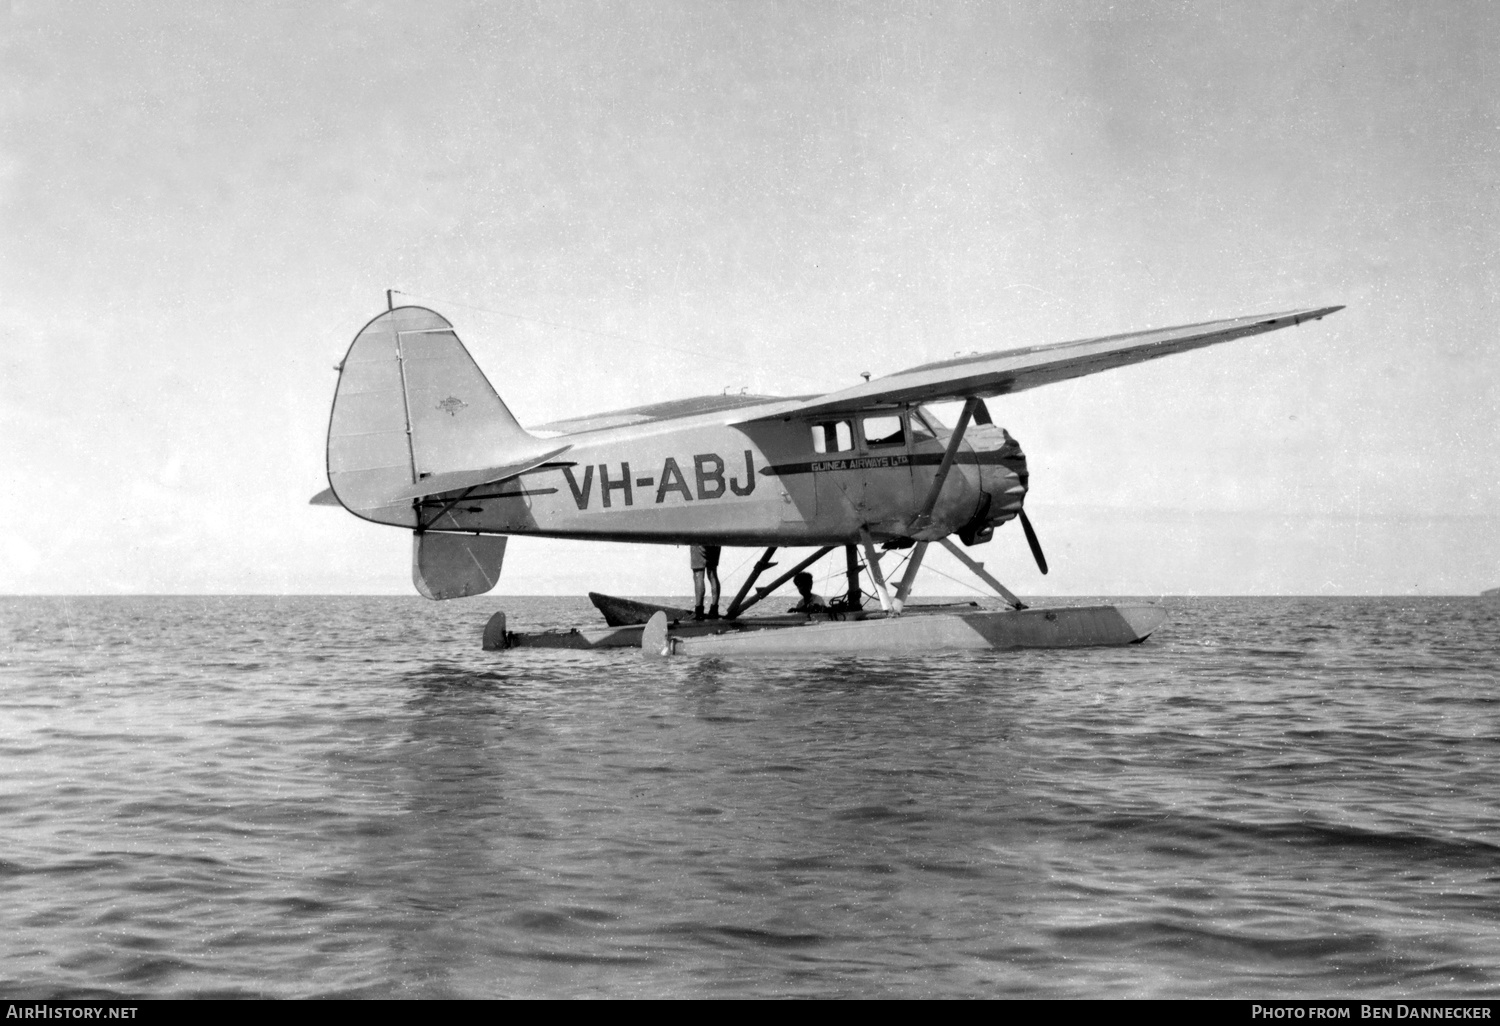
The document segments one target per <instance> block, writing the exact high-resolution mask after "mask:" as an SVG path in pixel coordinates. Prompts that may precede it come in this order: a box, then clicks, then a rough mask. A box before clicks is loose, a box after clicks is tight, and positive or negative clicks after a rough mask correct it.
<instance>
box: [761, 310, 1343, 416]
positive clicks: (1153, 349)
mask: <svg viewBox="0 0 1500 1026" xmlns="http://www.w3.org/2000/svg"><path fill="white" fill-rule="evenodd" d="M1342 309H1343V307H1342V306H1325V307H1319V308H1317V309H1310V310H1293V311H1290V312H1288V313H1277V314H1261V315H1259V316H1255V317H1236V318H1232V319H1230V320H1224V321H1208V322H1205V323H1203V324H1185V325H1182V326H1180V327H1176V328H1158V329H1156V330H1153V331H1136V332H1131V333H1129V334H1126V335H1109V336H1106V337H1104V338H1088V339H1080V340H1078V341H1076V342H1057V343H1053V344H1051V345H1044V346H1029V347H1027V348H1025V349H1011V350H1008V351H1006V352H1000V353H983V354H980V355H978V356H964V357H958V358H956V359H952V360H942V361H939V362H937V363H927V364H923V365H921V366H919V367H911V368H908V369H907V370H904V371H898V372H896V373H895V374H889V375H887V376H885V377H883V378H876V379H875V380H874V381H870V382H866V383H864V384H860V385H856V386H855V387H853V388H846V389H844V390H843V391H841V392H831V393H829V394H828V395H823V396H818V397H817V398H815V399H808V400H802V401H798V400H790V401H788V402H787V403H785V404H783V405H780V406H777V407H775V408H773V409H771V410H764V409H762V410H757V411H756V415H755V416H753V417H747V418H745V420H744V421H742V422H741V423H749V422H752V421H759V420H779V419H781V418H783V417H789V416H794V415H795V416H802V415H805V414H823V413H848V412H853V411H855V410H861V409H867V408H869V407H870V406H874V405H881V404H886V403H890V404H899V403H933V402H944V401H947V400H956V399H967V398H969V397H971V396H977V397H979V398H983V399H988V398H991V397H993V396H998V395H1008V394H1009V393H1011V392H1020V391H1024V390H1025V389H1028V388H1037V387H1039V386H1041V385H1050V384H1052V383H1054V382H1057V381H1067V380H1069V379H1071V378H1081V377H1083V376H1084V375H1087V374H1097V373H1099V372H1100V371H1105V370H1110V369H1112V368H1115V367H1124V366H1127V365H1129V364H1132V363H1142V362H1144V361H1146V360H1155V359H1157V358H1159V357H1162V356H1170V355H1172V354H1173V353H1185V352H1188V351H1189V350H1192V349H1201V348H1203V347H1204V346H1212V345H1217V344H1218V343H1220V342H1229V341H1232V340H1233V339H1237V338H1245V337H1246V336H1249V335H1259V334H1262V333H1264V332H1267V331H1275V330H1277V329H1278V328H1288V327H1291V326H1293V325H1296V324H1301V323H1302V322H1304V321H1316V320H1319V319H1321V318H1323V317H1326V316H1328V315H1329V314H1331V313H1336V312H1337V311H1339V310H1342Z"/></svg>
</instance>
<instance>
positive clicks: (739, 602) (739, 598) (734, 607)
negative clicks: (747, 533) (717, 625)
mask: <svg viewBox="0 0 1500 1026" xmlns="http://www.w3.org/2000/svg"><path fill="white" fill-rule="evenodd" d="M775 554H776V546H774V545H772V546H771V547H770V548H769V549H767V550H766V551H765V553H764V554H762V556H761V557H760V562H758V563H756V564H755V568H754V569H753V570H751V571H750V576H749V577H747V578H745V583H744V584H742V585H740V590H739V594H737V595H735V597H734V601H733V602H731V603H729V611H728V612H727V613H725V614H724V619H726V620H733V619H734V618H735V617H736V616H739V615H740V610H741V609H743V608H744V605H743V603H744V601H745V596H746V595H748V594H750V587H751V585H753V584H754V583H755V579H756V578H757V577H759V576H760V575H761V574H763V573H765V572H766V571H767V570H769V569H771V567H773V566H775V565H776V564H775V563H773V562H771V557H772V556H774V555H775Z"/></svg>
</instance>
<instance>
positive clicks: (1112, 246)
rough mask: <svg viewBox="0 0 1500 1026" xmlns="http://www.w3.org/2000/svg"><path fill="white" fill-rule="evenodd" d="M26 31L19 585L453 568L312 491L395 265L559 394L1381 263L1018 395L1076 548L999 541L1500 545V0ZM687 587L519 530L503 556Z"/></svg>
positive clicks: (1088, 318)
mask: <svg viewBox="0 0 1500 1026" xmlns="http://www.w3.org/2000/svg"><path fill="white" fill-rule="evenodd" d="M1122 11H1123V12H1125V13H1121V12H1122ZM0 46H3V52H0V85H3V91H0V104H3V107H0V110H3V122H0V123H3V130H0V240H3V241H0V299H3V303H0V331H3V339H0V425H3V431H4V440H3V442H0V474H3V478H4V480H5V482H6V483H7V488H6V493H5V497H6V500H7V501H5V502H4V503H3V504H0V592H63V593H91V592H102V593H122V592H123V593H129V592H240V591H253V592H283V591H289V592H392V593H410V590H411V586H410V569H409V564H410V553H409V548H410V541H409V536H408V535H407V534H405V533H403V532H401V531H398V530H394V529H390V528H380V527H376V526H374V525H371V524H366V523H363V522H361V521H358V520H356V519H354V518H353V517H351V516H349V515H348V514H345V513H343V512H342V511H339V510H337V509H328V508H322V507H310V506H308V505H307V500H308V498H309V497H310V496H311V495H312V494H313V493H314V492H317V491H318V490H320V489H321V488H323V487H324V486H325V484H326V481H325V478H324V471H323V444H324V435H325V431H326V423H327V415H328V407H329V403H330V400H331V398H332V394H333V387H334V383H335V377H336V376H335V373H334V370H333V364H334V363H335V362H336V361H337V360H338V359H339V358H340V357H341V356H342V354H343V351H344V350H345V348H346V347H347V346H348V344H349V341H350V340H351V339H352V337H353V335H354V333H355V332H356V331H357V330H358V329H359V327H360V326H361V325H362V324H363V323H364V322H365V321H366V320H368V319H369V318H370V317H372V316H373V315H375V314H376V313H378V312H379V311H380V310H381V309H382V308H383V306H384V294H383V290H384V289H386V288H398V289H401V290H403V291H404V292H406V293H408V294H409V297H410V299H409V300H408V301H414V302H421V303H423V304H424V305H428V306H432V307H433V308H434V309H436V310H438V311H439V312H442V313H444V314H445V315H446V316H448V317H449V319H451V320H452V321H453V322H454V323H455V325H456V326H457V329H458V332H459V335H460V337H461V338H462V339H463V340H464V341H465V342H466V343H467V345H468V346H469V348H470V350H471V352H472V353H473V354H474V356H475V358H476V359H477V360H478V361H479V363H480V365H481V366H482V367H483V368H484V369H485V371H486V372H487V373H488V374H489V376H490V379H491V380H492V381H493V383H494V384H495V386H496V388H497V389H498V390H499V392H500V394H501V395H502V396H503V397H504V398H505V400H506V402H507V403H508V404H509V405H510V406H511V408H512V409H513V410H514V411H515V412H516V414H517V416H518V417H520V419H521V420H522V422H523V423H540V422H543V421H547V420H552V419H557V418H560V417H563V416H568V415H576V414H584V413H589V412H596V411H601V410H607V409H610V408H617V407H621V406H630V405H636V404H639V403H644V402H650V401H653V400H661V399H668V398H674V397H678V396H683V395H691V394H700V393H705V392H718V391H720V390H722V389H723V388H725V387H732V388H734V389H736V390H738V389H739V388H740V387H743V386H748V387H749V388H750V389H751V390H753V391H762V392H769V393H804V392H816V391H822V390H829V389H834V388H839V387H844V386H847V385H849V384H851V383H853V382H856V381H857V380H858V377H857V375H858V374H859V372H860V371H866V370H868V371H871V372H873V373H875V374H877V375H878V374H881V373H886V372H890V371H894V370H897V369H900V368H901V367H904V366H909V365H912V364H916V363H921V362H924V361H927V360H932V359H936V358H941V357H945V356H951V355H952V354H953V353H954V352H957V351H965V352H967V351H970V350H988V349H1003V348H1009V347H1011V346H1016V345H1025V344H1032V343H1038V342H1050V341H1061V340H1064V339H1070V338H1078V337H1084V336H1088V335H1093V334H1103V333H1110V332H1116V331H1124V330H1130V329H1140V328H1150V327H1158V326H1164V325H1171V324H1179V323H1184V322H1190V321H1197V320H1204V319H1209V318H1215V317H1225V316H1234V315H1240V314H1247V313H1259V312H1264V311H1276V310H1283V309H1288V308H1294V307H1304V306H1320V305H1325V304H1333V303H1346V304H1348V307H1349V308H1348V309H1347V310H1345V311H1344V312H1342V313H1340V314H1338V315H1336V316H1334V317H1332V318H1329V319H1328V320H1326V321H1323V322H1320V323H1317V324H1312V325H1306V326H1303V327H1301V328H1297V329H1293V330H1287V331H1281V332H1276V333H1273V334H1271V335H1267V336H1264V337H1262V338H1256V339H1251V340H1248V341H1242V342H1236V343H1231V344H1229V345H1227V346H1222V347H1216V348H1212V349H1209V350H1205V351H1202V352H1198V353H1194V354H1189V355H1185V356H1178V357H1173V358H1171V359H1168V360H1164V361H1160V362H1157V363H1153V364H1151V365H1149V366H1142V367H1136V368H1127V369H1123V370H1118V371H1112V372H1109V373H1107V374H1103V375H1099V376H1096V377H1091V378H1087V379H1084V380H1082V381H1079V382H1074V383H1070V384H1065V385H1058V386H1052V387H1048V388H1042V389H1038V390H1035V391H1031V392H1027V393H1024V394H1022V395H1018V396H1012V397H1008V398H1006V399H1004V400H999V401H995V402H993V403H992V405H991V408H992V410H993V412H994V414H995V416H996V419H997V421H998V422H1000V423H1002V424H1004V425H1006V426H1007V427H1008V428H1009V429H1010V430H1011V432H1012V433H1013V434H1014V435H1015V436H1016V437H1017V439H1018V440H1019V441H1020V442H1021V444H1022V445H1023V447H1024V448H1025V450H1026V452H1027V453H1028V456H1029V458H1030V460H1031V467H1032V474H1033V476H1032V492H1031V495H1030V497H1029V498H1028V500H1027V508H1028V511H1029V512H1030V514H1031V516H1032V519H1033V521H1034V523H1035V524H1036V526H1037V529H1038V531H1039V533H1040V534H1041V537H1042V541H1043V543H1044V545H1045V546H1046V548H1047V550H1048V554H1049V556H1050V557H1051V560H1052V564H1053V570H1052V574H1051V576H1049V577H1047V578H1045V579H1043V578H1041V577H1039V576H1038V575H1037V573H1036V571H1035V569H1034V568H1032V567H1031V565H1030V561H1029V557H1028V556H1027V553H1026V547H1025V543H1024V541H1023V540H1022V539H1021V538H1020V536H1019V532H1018V531H1017V530H1016V529H1015V528H1014V527H1007V528H1005V529H1003V530H1001V531H1000V532H999V533H998V534H997V537H996V539H995V541H994V542H992V543H991V544H990V545H989V546H987V547H986V548H985V549H982V550H979V552H981V553H983V555H982V556H981V558H984V559H986V560H987V562H988V564H989V566H990V568H991V569H994V570H997V571H998V572H999V573H1000V574H1001V576H1002V578H1003V579H1006V580H1007V581H1008V582H1009V583H1010V584H1011V585H1012V587H1013V588H1014V589H1015V590H1017V591H1019V592H1022V593H1023V594H1027V593H1030V594H1045V593H1060V594H1091V593H1114V594H1157V593H1200V594H1201V593H1328V594H1346V593H1372V592H1393V593H1414V592H1419V593H1434V592H1438V593H1465V592H1468V593H1472V592H1474V591H1477V590H1479V589H1480V588H1485V587H1493V586H1497V585H1500V483H1497V479H1500V475H1497V469H1500V427H1497V412H1500V355H1497V354H1500V347H1497V325H1500V307H1497V298H1496V297H1497V295H1500V273H1497V268H1500V260H1497V252H1496V249H1497V243H1500V192H1497V183H1500V171H1497V168H1500V146H1497V139H1500V72H1497V70H1496V68H1497V61H1496V59H1495V55H1496V53H1500V5H1496V4H1491V3H1483V2H1474V3H1456V2H1446V3H1445V2H1436V3H1430V4H1411V3H1407V2H1397V0H1389V2H1385V0H1380V2H1367V3H1360V2H1354V3H1342V2H1311V3H1309V2H1306V0H1296V2H1285V3H1274V2H1268V3H1258V4H1228V3H1181V2H1172V3H1154V4H1153V3H1147V4H1118V5H1114V6H1113V7H1111V6H1109V5H1106V4H1101V3H1098V2H1094V0H1083V2H1078V3H1067V2H1057V0H1047V2H1038V3H1034V4H1025V3H1021V4H999V3H975V4H965V3H923V4H911V3H890V4H880V3H857V4H855V3H833V2H822V3H819V2H811V0H809V2H799V3H761V2H753V0H734V2H728V3H709V2H701V0H695V2H683V3H630V4H625V3H572V2H558V0H545V2H541V3H535V4H524V3H491V4H468V3H447V4H445V3H422V4H416V3H410V4H404V3H365V4H360V3H346V4H337V5H336V4H302V5H285V6H280V5H269V4H245V3H222V4H211V3H200V2H194V3H186V2H184V3H176V4H165V3H119V2H117V3H104V4H97V5H94V4H72V3H29V2H25V0H15V2H13V3H11V4H10V6H9V13H0ZM504 314H519V315H522V316H524V317H527V318H531V319H532V320H531V321H523V320H518V319H516V318H515V317H511V316H505V315H504ZM537 321H547V322H554V323H555V324H566V325H570V326H575V327H577V328H582V329H589V330H590V331H593V332H604V333H608V334H610V335H615V336H623V338H612V337H603V336H601V335H599V334H588V333H585V332H583V331H575V330H568V329H564V328H559V327H554V326H549V325H546V324H539V323H535V322H537ZM628 340H634V341H628ZM683 351H688V352H691V353H697V354H700V355H697V356H691V355H685V353H684V352H683ZM749 557H750V553H749V552H748V551H745V552H739V551H733V552H730V553H726V560H725V569H726V570H729V569H732V568H734V567H735V566H737V565H738V564H739V563H740V561H741V559H742V558H745V559H748V558H749ZM930 563H931V564H932V565H933V566H934V567H935V568H936V569H939V570H943V571H945V572H951V573H954V574H955V576H962V573H961V572H960V571H957V570H956V569H955V568H954V564H953V563H952V561H951V560H950V559H949V558H948V557H947V556H946V554H943V555H942V556H941V557H934V558H933V559H931V560H930ZM930 580H931V583H930V584H929V586H928V588H927V591H928V592H929V593H932V592H939V593H942V592H946V593H954V592H956V591H958V590H960V589H958V588H957V587H956V586H952V585H948V584H946V582H943V581H942V580H941V578H934V579H930ZM688 585H689V580H688V574H687V570H686V552H685V550H682V549H673V548H660V547H653V546H628V547H627V546H619V545H601V544H589V543H581V542H566V543H564V542H543V541H536V540H525V539H519V540H515V541H513V542H512V543H511V546H510V550H509V554H508V556H507V564H506V568H505V571H504V575H503V578H502V582H501V585H500V588H499V591H500V592H501V593H512V594H515V593H520V594H527V593H537V592H567V593H578V592H582V591H584V590H586V589H588V588H595V589H600V590H608V591H614V592H619V593H626V594H631V593H681V592H683V591H685V590H687V587H688Z"/></svg>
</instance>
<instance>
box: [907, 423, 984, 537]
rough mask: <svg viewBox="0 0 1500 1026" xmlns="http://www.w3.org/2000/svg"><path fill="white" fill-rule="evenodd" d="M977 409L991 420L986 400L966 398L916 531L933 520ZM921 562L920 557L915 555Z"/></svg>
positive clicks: (918, 514)
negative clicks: (942, 492) (934, 511)
mask: <svg viewBox="0 0 1500 1026" xmlns="http://www.w3.org/2000/svg"><path fill="white" fill-rule="evenodd" d="M976 409H979V410H984V413H983V414H982V415H981V417H980V420H981V421H986V420H989V411H988V410H985V407H984V400H983V399H980V398H979V397H978V396H972V395H971V396H969V398H968V399H966V400H964V410H963V412H962V413H960V414H959V415H958V426H957V427H955V428H954V429H953V434H952V436H951V437H949V439H948V448H947V449H946V450H944V452H943V462H942V463H940V464H938V469H937V476H936V477H934V478H933V479H932V487H931V488H930V489H928V491H927V498H926V499H924V500H923V501H922V508H921V509H920V510H919V511H918V512H917V518H916V519H915V520H913V521H912V528H913V529H914V530H915V531H922V530H925V529H926V527H927V525H928V524H930V523H931V522H932V511H933V509H934V508H935V507H936V506H937V501H938V494H939V493H940V492H941V491H942V490H943V484H944V482H946V481H947V480H948V471H950V470H952V469H953V460H954V459H955V458H956V457H957V456H958V447H959V445H961V444H962V443H963V440H964V432H966V431H968V430H969V419H970V418H971V417H973V416H974V411H975V410H976ZM913 558H914V559H916V561H917V562H921V559H920V557H913Z"/></svg>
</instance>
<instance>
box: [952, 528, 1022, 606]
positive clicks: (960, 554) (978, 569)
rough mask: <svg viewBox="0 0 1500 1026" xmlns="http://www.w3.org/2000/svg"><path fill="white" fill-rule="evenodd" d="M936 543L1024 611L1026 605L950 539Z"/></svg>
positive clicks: (1006, 599)
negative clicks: (941, 544) (940, 544)
mask: <svg viewBox="0 0 1500 1026" xmlns="http://www.w3.org/2000/svg"><path fill="white" fill-rule="evenodd" d="M938 541H940V542H942V543H943V548H945V549H947V550H948V551H949V552H951V553H953V555H954V556H955V557H956V558H957V559H958V561H959V562H960V563H962V564H963V565H964V566H966V567H968V568H969V569H970V570H972V571H974V576H975V577H978V578H979V579H980V580H981V581H983V582H984V583H985V584H988V585H989V586H990V587H991V588H994V589H995V591H997V592H999V594H1000V597H1001V598H1003V599H1004V600H1005V601H1007V602H1009V603H1010V604H1011V605H1012V606H1014V607H1015V608H1016V609H1025V608H1026V603H1024V602H1022V601H1021V600H1020V599H1018V598H1016V597H1015V595H1013V594H1011V591H1010V589H1009V588H1007V587H1006V586H1005V585H1003V584H1001V583H1000V582H999V581H997V580H995V578H994V577H992V576H990V575H989V574H988V573H986V572H985V569H984V564H983V563H979V562H976V561H975V560H974V559H972V558H970V556H969V554H968V553H967V552H965V551H964V550H963V549H961V548H959V547H958V546H957V545H954V544H953V541H952V539H950V538H939V539H938Z"/></svg>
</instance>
